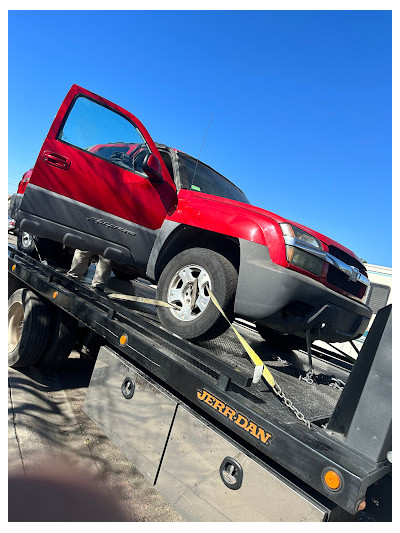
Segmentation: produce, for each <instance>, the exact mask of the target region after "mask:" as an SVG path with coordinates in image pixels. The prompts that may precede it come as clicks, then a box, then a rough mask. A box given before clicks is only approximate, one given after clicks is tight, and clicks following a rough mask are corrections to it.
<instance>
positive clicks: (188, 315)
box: [167, 265, 211, 322]
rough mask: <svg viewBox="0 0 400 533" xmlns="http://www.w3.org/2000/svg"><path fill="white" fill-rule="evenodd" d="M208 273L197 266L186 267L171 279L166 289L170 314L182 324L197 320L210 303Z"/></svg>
mask: <svg viewBox="0 0 400 533" xmlns="http://www.w3.org/2000/svg"><path fill="white" fill-rule="evenodd" d="M208 287H211V280H210V276H209V274H208V272H207V271H206V270H205V269H204V268H203V267H201V266H199V265H187V266H185V267H183V268H181V269H180V270H179V271H178V272H177V273H176V274H175V275H174V276H173V278H172V280H171V283H170V284H169V287H168V298H167V301H168V303H170V304H172V305H174V308H171V312H172V314H173V315H174V316H175V317H176V318H178V319H179V320H182V321H183V322H190V321H191V320H195V319H196V318H199V317H200V316H201V315H202V314H203V313H204V311H205V310H206V309H207V307H208V304H209V303H210V295H209V292H208Z"/></svg>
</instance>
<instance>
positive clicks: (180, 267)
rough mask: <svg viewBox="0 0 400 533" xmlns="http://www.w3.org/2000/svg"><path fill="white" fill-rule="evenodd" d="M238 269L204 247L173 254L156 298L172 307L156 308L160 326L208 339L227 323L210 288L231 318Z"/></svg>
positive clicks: (218, 332) (226, 325)
mask: <svg viewBox="0 0 400 533" xmlns="http://www.w3.org/2000/svg"><path fill="white" fill-rule="evenodd" d="M237 276H238V275H237V271H236V269H235V267H234V266H233V265H232V263H231V262H230V261H229V260H228V259H227V258H226V257H224V256H223V255H221V254H219V253H217V252H215V251H213V250H209V249H206V248H190V249H188V250H185V251H183V252H181V253H180V254H178V255H176V256H175V257H174V258H173V259H172V260H171V261H170V262H169V263H168V265H167V266H166V267H165V269H164V270H163V272H162V274H161V276H160V279H159V282H158V287H157V299H159V300H162V301H165V302H167V303H169V304H171V305H172V306H173V308H167V307H161V306H159V307H158V308H157V312H158V316H159V318H160V320H161V323H162V324H163V326H165V327H166V328H167V329H169V330H170V331H172V332H173V333H176V334H178V335H180V336H181V337H183V338H185V339H190V340H195V339H196V340H199V341H200V340H209V339H213V338H215V337H217V336H218V335H220V334H221V333H223V332H224V331H225V330H226V329H227V328H228V327H229V324H228V322H227V321H226V319H225V318H224V317H223V316H222V315H221V313H220V312H219V311H218V309H217V308H216V307H215V305H214V304H213V302H212V300H211V298H210V294H209V292H208V289H209V288H211V290H212V292H213V294H214V295H215V297H216V299H217V301H218V302H219V304H220V306H221V307H222V309H223V310H224V312H225V313H226V315H227V316H228V318H229V319H230V320H232V319H233V305H234V299H235V291H236V286H237Z"/></svg>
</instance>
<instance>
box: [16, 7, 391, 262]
mask: <svg viewBox="0 0 400 533" xmlns="http://www.w3.org/2000/svg"><path fill="white" fill-rule="evenodd" d="M8 32H9V34H8V38H9V43H8V46H9V50H8V52H9V56H8V120H9V124H8V125H9V131H8V133H9V137H8V138H9V147H8V149H9V154H8V155H9V161H8V162H9V171H8V192H10V193H12V192H15V190H16V187H17V184H18V181H19V179H20V178H21V176H22V174H23V172H24V171H25V170H27V169H29V168H30V167H31V166H33V164H34V163H35V160H36V157H37V155H38V153H39V150H40V148H41V145H42V143H43V140H44V138H45V136H46V134H47V131H48V129H49V127H50V124H51V122H52V120H53V118H54V116H55V114H56V112H57V110H58V108H59V106H60V104H61V102H62V100H63V98H64V96H65V94H66V93H67V91H68V90H69V88H70V87H71V85H72V84H73V83H77V84H78V85H81V86H83V87H85V88H87V89H89V90H91V91H93V92H95V93H97V94H100V95H102V96H104V97H105V98H107V99H109V100H112V101H113V102H115V103H117V104H119V105H121V106H122V107H124V108H126V109H128V110H129V111H131V112H133V113H134V114H135V115H136V116H137V117H138V118H139V119H140V120H141V121H142V122H143V123H144V125H145V126H146V128H147V129H148V131H149V133H150V135H151V136H152V137H153V139H154V140H155V141H158V142H163V143H165V144H167V145H169V146H173V147H175V148H178V149H181V150H183V151H185V152H187V153H189V154H191V155H193V156H195V157H197V156H198V154H199V150H200V147H201V144H202V142H203V138H204V135H205V133H206V130H207V127H208V125H209V122H210V118H211V116H212V120H211V123H210V126H209V129H208V133H207V137H206V139H205V142H204V146H203V150H202V153H201V156H200V159H201V160H203V161H204V162H206V163H207V164H209V165H211V166H212V167H214V168H215V169H216V170H218V171H219V172H221V173H222V174H224V175H225V176H226V177H228V178H229V179H231V180H232V181H233V182H235V183H236V184H237V185H238V186H239V187H240V188H241V189H243V190H244V191H245V192H246V194H247V196H248V197H249V199H250V201H251V202H252V203H253V204H255V205H257V206H259V207H262V208H264V209H267V210H269V211H272V212H275V213H278V214H279V215H281V216H284V217H288V218H289V219H291V220H294V221H297V222H299V223H301V224H304V225H306V226H308V227H311V228H313V229H315V230H317V231H320V232H321V233H324V234H326V235H328V236H329V237H331V238H333V239H335V240H337V241H339V242H340V243H342V244H343V245H345V246H347V247H349V248H350V249H352V250H353V251H354V252H355V253H357V254H358V255H359V256H360V257H362V258H364V259H366V260H367V261H368V262H369V263H373V264H379V265H384V266H391V265H392V232H391V227H392V212H391V205H392V190H391V187H392V177H391V174H392V169H391V159H392V151H391V128H392V120H391V117H392V107H391V97H392V95H391V84H392V79H391V62H392V57H391V12H390V11H212V12H211V11H10V12H9V26H8Z"/></svg>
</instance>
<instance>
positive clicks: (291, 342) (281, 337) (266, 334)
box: [256, 324, 307, 350]
mask: <svg viewBox="0 0 400 533" xmlns="http://www.w3.org/2000/svg"><path fill="white" fill-rule="evenodd" d="M256 327H257V331H258V333H259V334H260V335H261V337H262V338H263V339H264V340H265V341H266V342H268V344H270V345H271V346H273V347H275V348H280V349H282V350H307V343H306V340H305V339H302V338H301V337H297V336H296V335H285V334H283V333H278V332H277V331H275V330H273V329H271V328H269V327H267V326H264V325H262V324H256Z"/></svg>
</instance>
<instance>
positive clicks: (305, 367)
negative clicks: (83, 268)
mask: <svg viewBox="0 0 400 533" xmlns="http://www.w3.org/2000/svg"><path fill="white" fill-rule="evenodd" d="M8 282H9V296H11V298H12V297H13V294H14V301H15V302H16V303H15V305H14V306H12V308H10V306H9V336H10V335H11V338H12V342H11V344H12V347H14V348H15V346H16V345H18V343H21V342H22V340H23V337H24V336H25V337H27V338H28V337H29V336H31V335H32V334H33V332H36V333H37V331H38V328H39V323H40V322H42V323H46V320H45V319H44V318H45V317H44V315H46V317H47V320H50V321H51V324H52V327H47V328H44V329H43V331H42V338H41V339H40V342H41V346H42V348H43V347H46V349H45V350H44V353H47V356H46V357H47V359H46V358H45V356H44V355H42V360H46V364H51V361H49V353H51V354H53V355H52V356H51V357H54V361H56V359H57V350H58V348H59V349H61V344H60V343H63V347H64V348H65V347H66V346H67V345H68V343H66V342H65V339H66V337H65V335H66V334H68V332H71V335H70V336H72V329H71V328H70V325H71V323H75V324H78V323H79V325H80V326H81V328H82V329H84V328H86V330H87V332H89V333H90V334H89V335H88V337H89V338H90V337H91V338H92V339H95V342H94V345H96V343H97V348H98V347H99V345H101V347H100V349H99V350H98V355H97V360H96V364H95V366H94V370H93V374H92V377H91V381H90V384H89V387H88V391H87V395H86V400H85V404H84V411H85V412H86V414H87V415H88V416H89V417H90V418H91V419H92V420H94V421H95V423H96V424H97V425H98V426H99V427H100V428H101V430H102V431H103V432H104V433H105V435H107V437H108V438H109V439H110V440H111V441H112V442H113V443H114V444H116V446H117V447H118V448H119V449H120V450H121V451H122V452H123V453H124V454H125V455H126V456H127V457H128V459H129V460H130V461H132V463H133V464H134V465H135V466H136V468H138V470H139V471H140V472H141V473H142V474H143V475H144V476H145V478H147V479H148V481H149V483H151V484H152V485H155V487H156V488H157V489H158V490H159V491H160V493H161V494H163V496H164V497H165V498H166V500H168V501H169V502H170V503H171V504H172V505H173V506H174V508H175V509H176V510H177V511H178V512H179V513H180V514H181V516H182V517H183V518H184V519H186V520H189V521H259V522H260V521H270V522H273V521H287V522H289V521H293V522H300V521H321V522H323V521H391V519H392V515H391V507H392V496H391V484H392V480H391V468H392V465H391V460H392V458H391V453H392V452H391V444H392V443H391V420H392V412H391V393H392V388H391V352H392V345H391V306H390V305H389V306H386V307H385V308H383V309H382V310H381V311H379V312H378V314H377V317H376V319H375V322H374V324H373V327H372V328H371V330H370V332H369V335H368V337H367V339H366V341H365V343H364V345H363V348H362V350H361V351H360V353H359V355H358V358H357V360H356V361H355V362H350V361H349V360H348V358H347V357H346V356H345V355H341V354H338V353H335V352H334V351H332V352H331V351H327V350H322V349H319V348H316V347H312V349H311V351H309V353H306V352H304V351H301V350H298V351H287V350H286V351H285V350H280V349H279V348H276V347H275V348H274V347H271V346H269V345H268V344H267V342H265V341H263V340H262V339H261V337H260V336H259V335H258V334H257V332H256V330H255V328H254V327H252V325H251V324H248V323H245V322H244V321H238V322H235V324H234V326H235V328H236V331H237V332H240V335H241V336H242V337H243V338H245V339H246V341H247V343H248V344H249V345H250V346H251V348H252V349H253V350H254V351H255V352H256V353H257V355H258V356H259V357H260V358H261V359H262V361H263V364H264V365H265V368H267V369H268V371H269V372H271V374H272V375H273V377H274V379H275V382H276V383H277V384H279V387H278V390H279V391H280V394H279V395H278V394H276V391H275V392H274V390H273V389H272V388H271V387H270V386H269V385H268V383H267V382H266V381H265V380H264V379H259V378H260V375H258V378H257V377H256V374H257V372H256V371H255V367H254V364H253V362H252V361H251V359H250V358H249V357H248V355H247V353H246V351H245V350H244V349H243V346H242V344H241V343H240V342H239V339H238V337H237V335H236V334H235V332H234V330H233V329H232V328H230V329H229V330H228V331H227V332H226V333H224V334H223V335H221V336H220V337H218V338H217V339H214V340H212V341H207V342H198V343H196V344H194V343H191V342H189V341H186V340H184V339H182V338H180V337H178V336H177V335H175V334H172V333H170V332H169V331H167V330H166V329H164V328H163V327H162V326H161V325H160V323H159V321H158V318H157V314H156V312H155V305H154V302H152V300H151V298H154V289H153V288H152V287H151V286H150V285H149V284H148V283H147V282H145V281H143V282H142V281H140V280H139V281H135V282H132V283H129V282H124V283H126V284H127V289H126V291H124V292H126V294H127V293H128V292H129V290H128V286H129V288H130V291H131V294H134V298H130V299H129V298H128V299H126V300H124V299H113V298H112V295H110V294H108V295H107V294H104V295H103V294H98V293H97V292H94V291H93V290H92V289H91V288H90V286H89V285H87V284H85V283H82V282H77V281H75V280H73V279H71V278H68V277H66V276H65V274H64V273H63V271H61V270H59V269H55V268H53V267H51V266H49V265H47V264H45V263H43V262H40V261H38V260H36V259H34V258H32V257H29V256H28V255H26V254H24V253H23V252H21V251H19V250H17V249H15V248H14V247H12V246H9V248H8ZM21 290H22V291H24V298H25V299H22V300H21V299H20V300H18V294H21ZM18 291H19V293H18ZM132 291H133V292H132ZM121 292H122V291H121ZM17 293H18V294H17ZM32 293H34V294H35V295H36V296H35V297H34V298H33V299H32V298H30V299H29V296H32ZM149 299H150V300H149ZM28 300H29V301H30V304H29V306H28V305H27V304H26V303H25V302H27V301H28ZM9 301H11V300H9ZM18 302H20V303H18ZM28 307H29V308H28ZM28 313H30V317H29V319H28ZM49 317H50V318H49ZM21 325H22V332H21V329H20V326H21ZM18 328H19V329H18ZM62 328H63V331H64V339H62V336H61V335H60V331H61V330H62ZM36 333H35V334H36ZM36 337H38V335H37V334H36ZM68 340H69V342H71V341H72V339H71V338H69V339H68ZM87 344H88V345H89V341H87ZM50 346H51V347H52V349H50V348H49V347H50ZM54 347H56V348H57V350H55V349H54ZM42 351H43V350H42ZM64 351H65V350H64ZM96 353H97V349H96ZM67 355H68V354H67ZM310 360H311V361H312V373H310V366H309V365H310ZM28 363H29V360H25V362H24V359H23V358H22V359H21V360H20V361H19V363H17V364H15V365H14V366H24V364H26V365H27V364H28ZM36 364H38V365H40V364H41V361H40V360H39V361H38V362H36Z"/></svg>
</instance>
